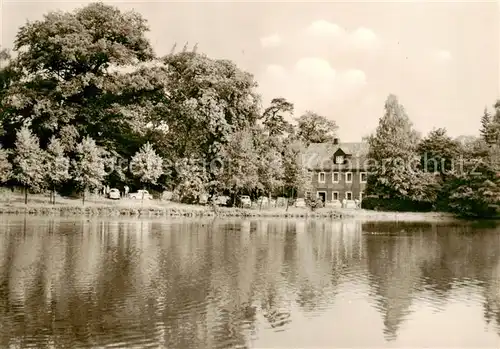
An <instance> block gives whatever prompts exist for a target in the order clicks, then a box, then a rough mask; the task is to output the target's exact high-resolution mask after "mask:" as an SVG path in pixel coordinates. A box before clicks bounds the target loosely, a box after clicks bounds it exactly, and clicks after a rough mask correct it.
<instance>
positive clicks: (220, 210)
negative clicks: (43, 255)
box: [0, 195, 453, 221]
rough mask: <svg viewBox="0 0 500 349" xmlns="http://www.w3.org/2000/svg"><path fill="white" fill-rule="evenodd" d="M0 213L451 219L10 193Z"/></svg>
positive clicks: (1, 203)
mask: <svg viewBox="0 0 500 349" xmlns="http://www.w3.org/2000/svg"><path fill="white" fill-rule="evenodd" d="M0 214H30V215H44V216H99V217H117V216H122V217H127V216H128V217H262V218H266V217H267V218H329V219H360V220H378V221H429V220H432V221H436V220H437V221H441V220H450V219H453V217H452V216H450V215H447V214H442V213H434V212H433V213H413V212H408V213H404V212H376V211H368V210H360V209H330V208H321V209H318V210H316V211H314V212H311V210H310V209H309V208H296V207H289V208H288V210H286V208H282V207H281V208H280V207H278V208H263V209H239V208H228V207H217V208H216V209H214V208H213V207H211V206H200V205H186V204H179V203H172V202H162V201H157V200H152V201H147V200H146V201H144V202H141V201H137V200H126V199H125V200H119V201H112V200H108V199H103V198H89V200H88V201H87V202H85V205H83V204H82V201H81V200H78V199H70V198H62V197H59V198H57V200H56V204H54V205H53V204H50V203H49V199H48V198H47V197H46V196H43V195H31V196H30V197H29V202H28V204H27V205H25V204H24V197H23V196H22V195H12V196H10V197H9V199H8V200H1V201H0Z"/></svg>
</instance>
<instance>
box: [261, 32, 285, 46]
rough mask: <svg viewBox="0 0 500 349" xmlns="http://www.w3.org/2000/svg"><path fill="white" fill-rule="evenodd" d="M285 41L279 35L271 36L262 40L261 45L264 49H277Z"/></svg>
mask: <svg viewBox="0 0 500 349" xmlns="http://www.w3.org/2000/svg"><path fill="white" fill-rule="evenodd" d="M282 41H283V40H282V39H281V36H279V35H278V34H273V35H269V36H266V37H263V38H260V44H261V45H262V47H275V46H279V45H280V44H281V42H282Z"/></svg>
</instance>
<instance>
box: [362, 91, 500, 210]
mask: <svg viewBox="0 0 500 349" xmlns="http://www.w3.org/2000/svg"><path fill="white" fill-rule="evenodd" d="M481 123H482V128H481V130H480V131H481V137H479V138H474V137H472V138H463V137H462V138H458V139H453V138H451V137H450V136H448V135H447V133H446V130H445V129H443V128H440V129H434V130H433V131H431V132H430V133H429V134H428V135H427V136H426V137H424V138H422V137H421V136H420V135H419V134H418V133H417V132H416V131H415V130H414V128H413V126H412V123H411V121H410V119H409V117H408V115H407V114H406V112H405V109H404V107H403V106H402V105H401V104H400V103H399V101H398V99H397V98H396V97H395V96H393V95H391V96H389V97H388V99H387V101H386V104H385V114H384V116H383V117H382V118H381V119H380V122H379V126H378V128H377V130H376V132H375V133H374V134H373V135H371V136H370V137H369V138H368V142H369V145H370V148H369V149H370V150H369V158H370V159H372V160H375V161H373V163H374V164H376V165H374V166H373V167H372V168H371V171H372V175H370V176H369V179H368V185H367V190H366V192H367V194H368V195H372V196H375V197H378V198H379V201H378V204H379V205H382V206H383V205H384V198H385V199H387V200H386V202H387V201H389V200H390V201H391V202H392V205H394V203H395V202H396V203H397V202H399V203H404V204H406V206H405V205H401V206H402V207H401V208H402V209H403V208H405V209H408V208H409V207H417V206H419V207H428V208H431V209H437V210H440V211H452V212H456V213H459V214H461V215H466V216H483V217H492V216H498V214H499V213H500V101H499V102H497V103H496V104H495V105H494V113H493V114H490V112H489V111H488V110H487V108H486V109H485V111H484V115H483V117H482V119H481ZM402 159H403V160H404V161H403V162H402V161H401V160H402ZM410 163H414V164H416V165H417V166H408V164H410ZM376 205H377V204H375V206H376ZM403 206H404V207H403Z"/></svg>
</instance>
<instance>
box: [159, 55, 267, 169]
mask: <svg viewBox="0 0 500 349" xmlns="http://www.w3.org/2000/svg"><path fill="white" fill-rule="evenodd" d="M163 62H164V64H165V69H166V71H167V76H168V86H167V87H166V88H167V90H168V96H167V97H168V103H166V104H165V105H164V108H163V110H158V112H157V114H158V117H159V118H161V120H162V121H164V122H165V123H166V124H167V125H168V133H169V134H173V135H175V137H167V139H166V141H167V144H166V149H168V152H169V155H170V156H171V157H176V158H184V157H187V156H199V157H202V158H206V159H207V160H208V161H210V160H212V159H213V158H215V157H217V154H219V153H220V152H221V151H222V149H223V148H224V145H225V144H227V143H228V142H229V140H230V138H231V135H232V134H233V133H234V132H238V131H241V130H243V129H246V128H247V127H250V126H253V125H254V124H255V123H256V121H257V120H258V118H259V105H260V97H259V95H258V94H257V93H256V91H255V88H256V86H257V84H256V82H255V81H254V78H253V76H252V75H251V74H249V73H247V72H244V71H241V70H240V69H239V68H238V67H237V66H236V65H235V64H234V63H233V62H231V61H228V60H214V59H210V58H208V57H207V56H205V55H203V54H197V53H195V52H181V53H176V54H170V55H168V56H166V57H165V58H164V59H163Z"/></svg>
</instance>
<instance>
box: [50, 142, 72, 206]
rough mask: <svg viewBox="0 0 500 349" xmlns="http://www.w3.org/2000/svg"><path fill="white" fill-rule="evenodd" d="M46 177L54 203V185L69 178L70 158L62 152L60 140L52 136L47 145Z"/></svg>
mask: <svg viewBox="0 0 500 349" xmlns="http://www.w3.org/2000/svg"><path fill="white" fill-rule="evenodd" d="M46 167H47V173H46V175H47V179H48V183H49V184H50V187H51V189H52V203H53V204H55V203H56V187H57V186H58V185H61V184H62V183H64V182H65V181H67V180H69V179H70V178H71V176H70V175H69V167H70V160H69V158H68V157H67V156H66V154H65V153H64V147H63V145H62V144H61V142H60V140H59V139H57V138H56V137H54V136H52V138H51V139H50V142H49V145H48V146H47V156H46Z"/></svg>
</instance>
